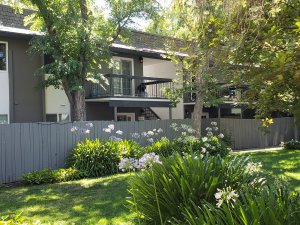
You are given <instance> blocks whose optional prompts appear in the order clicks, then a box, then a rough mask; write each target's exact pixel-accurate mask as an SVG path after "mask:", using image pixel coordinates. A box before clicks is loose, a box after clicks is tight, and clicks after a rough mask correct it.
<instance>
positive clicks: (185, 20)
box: [149, 0, 263, 136]
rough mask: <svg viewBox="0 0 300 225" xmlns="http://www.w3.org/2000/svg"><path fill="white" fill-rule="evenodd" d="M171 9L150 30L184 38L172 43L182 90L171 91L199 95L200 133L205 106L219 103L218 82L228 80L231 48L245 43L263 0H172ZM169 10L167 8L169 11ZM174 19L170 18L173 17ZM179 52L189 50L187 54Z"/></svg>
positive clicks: (195, 119) (197, 121)
mask: <svg viewBox="0 0 300 225" xmlns="http://www.w3.org/2000/svg"><path fill="white" fill-rule="evenodd" d="M172 2H173V4H172V7H171V8H170V9H169V10H171V12H167V13H163V15H162V16H161V17H160V20H159V21H154V22H152V24H151V27H150V28H149V30H150V31H158V32H161V31H162V30H166V32H165V33H167V34H171V33H173V35H174V36H176V37H179V38H181V39H182V40H183V42H184V44H183V47H181V48H180V49H178V46H174V45H172V43H170V52H171V54H170V55H169V58H170V59H171V60H172V61H174V62H175V63H176V64H178V65H179V68H180V70H179V71H178V75H179V80H180V82H181V83H183V87H182V88H181V89H176V90H175V91H172V90H169V91H168V94H169V95H170V96H171V98H172V99H176V97H182V93H184V92H187V91H189V92H193V93H195V95H196V100H195V106H194V113H193V116H192V120H193V127H194V129H195V130H196V131H197V135H198V136H200V131H201V117H202V110H203V105H204V104H205V105H207V106H210V105H216V104H218V103H219V99H218V98H217V92H218V88H219V85H218V83H220V82H222V81H225V80H226V79H225V77H226V76H227V75H228V74H229V72H228V71H229V70H231V68H232V67H233V62H231V61H229V60H228V57H229V55H231V54H232V50H233V49H236V48H238V47H239V45H241V44H242V42H243V38H244V36H245V33H246V32H247V29H248V22H250V21H253V20H254V18H256V19H258V18H260V17H261V14H262V12H261V5H262V2H263V0H253V1H245V0H224V1H219V0H173V1H172ZM167 11H168V10H167ZM170 18H171V19H170ZM178 52H184V53H186V56H185V57H182V54H178Z"/></svg>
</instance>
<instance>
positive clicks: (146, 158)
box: [119, 152, 162, 172]
mask: <svg viewBox="0 0 300 225" xmlns="http://www.w3.org/2000/svg"><path fill="white" fill-rule="evenodd" d="M154 163H159V164H162V162H161V161H160V159H159V155H156V154H155V153H153V152H152V153H146V154H144V155H143V156H142V157H141V158H140V159H133V158H125V159H123V160H122V161H121V162H120V163H119V169H120V170H122V171H123V172H125V171H136V170H139V169H141V170H144V169H147V168H150V167H151V166H152V165H153V164H154Z"/></svg>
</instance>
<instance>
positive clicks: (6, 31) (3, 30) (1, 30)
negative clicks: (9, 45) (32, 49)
mask: <svg viewBox="0 0 300 225" xmlns="http://www.w3.org/2000/svg"><path fill="white" fill-rule="evenodd" d="M0 34H1V35H3V36H7V37H28V38H31V37H32V36H40V35H43V33H42V32H38V31H32V30H28V29H21V28H15V27H6V26H3V25H0Z"/></svg>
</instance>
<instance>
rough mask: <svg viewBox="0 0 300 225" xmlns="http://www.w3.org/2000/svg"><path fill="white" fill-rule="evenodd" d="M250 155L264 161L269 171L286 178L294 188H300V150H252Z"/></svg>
mask: <svg viewBox="0 0 300 225" xmlns="http://www.w3.org/2000/svg"><path fill="white" fill-rule="evenodd" d="M249 155H250V157H251V158H252V159H253V161H260V162H262V165H263V169H265V170H266V171H267V172H268V173H270V174H271V175H273V176H276V177H281V178H284V179H285V180H287V181H288V182H289V183H290V186H291V188H292V189H298V190H300V164H299V162H300V150H290V151H286V150H280V151H270V152H252V153H249Z"/></svg>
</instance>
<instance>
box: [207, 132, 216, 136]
mask: <svg viewBox="0 0 300 225" xmlns="http://www.w3.org/2000/svg"><path fill="white" fill-rule="evenodd" d="M206 135H207V136H208V137H211V136H213V135H214V134H213V132H211V131H208V132H207V134H206Z"/></svg>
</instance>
